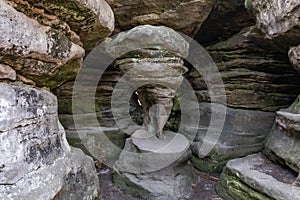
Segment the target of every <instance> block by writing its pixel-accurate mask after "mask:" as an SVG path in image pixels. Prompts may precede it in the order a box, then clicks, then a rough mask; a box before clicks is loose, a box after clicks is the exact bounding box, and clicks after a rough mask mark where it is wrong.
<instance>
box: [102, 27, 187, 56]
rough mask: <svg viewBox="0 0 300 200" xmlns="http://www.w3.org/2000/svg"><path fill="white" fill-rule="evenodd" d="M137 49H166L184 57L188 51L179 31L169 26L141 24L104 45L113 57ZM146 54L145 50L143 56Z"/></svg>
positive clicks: (170, 52)
mask: <svg viewBox="0 0 300 200" xmlns="http://www.w3.org/2000/svg"><path fill="white" fill-rule="evenodd" d="M138 49H157V50H165V51H166V50H167V51H169V52H168V53H169V54H175V55H177V56H179V57H181V58H184V57H186V56H187V55H188V53H189V44H188V42H187V41H186V40H185V39H184V38H183V37H182V36H181V35H180V34H179V33H177V32H176V31H174V30H173V29H171V28H168V27H166V26H151V25H143V26H137V27H135V28H133V29H131V30H129V31H127V32H124V33H120V34H118V35H117V37H116V38H114V39H113V40H112V41H110V42H108V43H107V45H106V51H107V53H109V54H110V55H112V56H114V57H115V58H118V57H120V56H122V55H123V54H125V53H129V52H131V51H134V50H138ZM163 53H164V52H162V54H163ZM166 54H167V53H166ZM142 55H143V53H142V52H141V55H140V56H142ZM167 55H168V54H167ZM146 56H147V52H145V55H144V56H143V57H146ZM133 58H134V57H133Z"/></svg>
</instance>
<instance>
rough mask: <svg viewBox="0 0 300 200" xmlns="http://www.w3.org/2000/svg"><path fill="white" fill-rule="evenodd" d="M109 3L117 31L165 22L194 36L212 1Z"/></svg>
mask: <svg viewBox="0 0 300 200" xmlns="http://www.w3.org/2000/svg"><path fill="white" fill-rule="evenodd" d="M107 2H108V4H110V6H111V7H112V9H113V11H114V14H115V18H116V28H117V31H123V30H129V29H131V28H133V27H135V26H138V25H144V24H151V25H165V26H168V27H170V28H173V29H174V30H176V31H181V32H183V33H185V34H187V35H190V36H193V35H194V34H195V33H196V32H197V31H198V30H199V28H200V26H201V24H202V22H203V21H204V20H205V19H206V17H207V15H208V14H209V12H210V10H211V8H212V4H213V1H211V0H204V1H199V0H197V1H190V0H187V1H181V0H175V1H174V0H166V1H158V0H155V1H147V0H143V1H139V0H131V1H126V0H108V1H107Z"/></svg>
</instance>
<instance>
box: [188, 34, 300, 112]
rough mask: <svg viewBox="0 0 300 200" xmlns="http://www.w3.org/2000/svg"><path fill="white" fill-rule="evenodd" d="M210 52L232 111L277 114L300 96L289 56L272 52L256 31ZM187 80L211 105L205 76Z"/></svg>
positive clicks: (299, 81) (194, 74) (298, 79)
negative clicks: (234, 109) (245, 110)
mask: <svg viewBox="0 0 300 200" xmlns="http://www.w3.org/2000/svg"><path fill="white" fill-rule="evenodd" d="M207 50H208V52H209V53H210V55H211V56H212V58H213V59H214V61H215V63H216V65H217V67H218V69H219V71H220V73H221V76H222V79H223V82H224V86H225V89H226V95H227V105H228V106H230V107H234V108H243V109H256V110H263V111H276V110H278V109H280V108H286V107H288V106H289V105H291V103H292V102H293V101H294V99H295V98H296V97H297V95H298V94H299V93H300V91H299V88H300V87H299V85H300V76H299V74H298V73H297V71H296V70H294V69H293V67H292V66H291V64H290V62H289V60H288V57H287V52H286V51H285V52H283V53H280V52H279V51H277V50H276V49H274V48H272V47H271V46H270V45H269V44H268V43H266V42H265V41H264V40H263V38H261V36H260V35H259V34H257V33H255V31H254V30H249V29H244V30H243V31H242V32H240V33H239V34H238V35H236V36H234V37H232V38H230V39H229V40H226V41H223V42H220V43H218V44H215V45H212V46H209V47H207ZM187 78H188V79H189V80H191V82H192V85H193V87H194V88H195V91H196V92H197V95H198V98H199V99H200V100H201V101H210V98H209V93H208V91H207V88H206V85H205V82H204V81H203V79H202V78H201V75H200V74H199V73H197V72H196V71H194V70H192V71H191V73H190V74H189V76H187Z"/></svg>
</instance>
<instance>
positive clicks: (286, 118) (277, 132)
mask: <svg viewBox="0 0 300 200" xmlns="http://www.w3.org/2000/svg"><path fill="white" fill-rule="evenodd" d="M293 112H295V113H293ZM299 121H300V114H299V99H297V101H296V103H295V104H293V105H292V106H291V107H290V108H289V110H280V111H277V112H276V122H275V125H274V127H273V129H272V131H271V132H270V134H269V136H268V138H267V141H266V148H265V153H266V155H267V156H268V157H269V158H270V159H271V160H274V161H276V162H279V163H281V164H283V165H287V166H288V167H290V168H291V169H293V170H295V171H296V172H300V138H299V133H300V126H299Z"/></svg>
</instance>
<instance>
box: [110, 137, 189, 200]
mask: <svg viewBox="0 0 300 200" xmlns="http://www.w3.org/2000/svg"><path fill="white" fill-rule="evenodd" d="M173 134H174V133H173ZM182 137H183V138H184V136H182ZM181 142H183V143H180V144H184V143H187V140H186V141H181ZM185 147H187V148H184V149H183V150H182V151H181V152H179V154H182V156H180V157H179V158H177V157H178V155H177V154H178V152H176V153H174V154H175V157H174V154H173V153H170V152H168V151H166V152H165V153H162V152H158V153H155V151H156V150H157V149H156V148H155V147H153V146H152V148H153V149H147V151H145V150H144V151H143V152H144V154H141V153H140V147H139V146H135V145H134V144H133V142H132V139H127V141H126V145H125V148H124V150H123V151H122V153H121V155H120V158H119V160H118V161H117V162H116V164H115V166H114V170H115V173H114V176H113V181H114V184H116V186H118V187H119V188H121V189H122V190H124V191H126V192H127V193H128V194H130V195H132V196H134V197H136V198H138V199H153V200H175V199H188V198H189V195H190V193H191V184H192V172H191V166H189V165H187V164H186V161H187V160H188V159H189V157H190V151H189V149H188V146H185ZM169 150H171V149H169ZM176 158H177V159H176ZM173 161H175V162H173Z"/></svg>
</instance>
